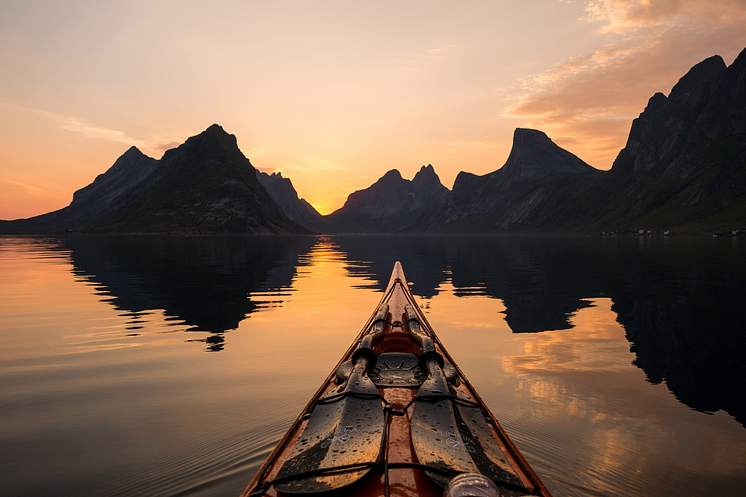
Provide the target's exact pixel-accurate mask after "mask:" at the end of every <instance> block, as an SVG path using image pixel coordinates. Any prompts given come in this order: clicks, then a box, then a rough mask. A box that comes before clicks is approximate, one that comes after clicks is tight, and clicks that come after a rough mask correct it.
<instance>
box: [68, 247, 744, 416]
mask: <svg viewBox="0 0 746 497" xmlns="http://www.w3.org/2000/svg"><path fill="white" fill-rule="evenodd" d="M58 243H59V245H58V247H57V250H58V251H60V252H62V253H65V254H69V257H70V259H71V261H72V263H73V265H74V268H75V269H74V270H75V272H76V274H77V275H78V276H79V277H80V278H81V279H84V280H86V281H88V282H89V283H90V284H93V285H95V286H96V288H97V291H98V294H99V296H100V297H101V298H102V299H103V300H106V301H108V302H109V303H110V304H111V305H112V306H114V307H115V308H116V309H118V310H121V311H122V312H123V315H125V316H126V317H127V318H128V319H129V321H128V323H127V325H128V326H127V329H128V331H129V332H130V334H131V335H137V334H138V333H139V332H140V330H141V329H142V327H143V324H144V323H143V321H144V320H146V319H147V316H148V313H149V312H151V311H152V310H157V309H160V310H163V312H164V314H165V316H166V319H172V320H174V322H178V323H180V324H183V325H185V326H187V327H189V329H190V330H193V331H202V332H209V333H210V335H208V336H207V337H197V338H195V339H194V340H200V341H204V342H206V344H207V348H208V350H211V351H219V350H222V349H223V348H224V347H225V345H226V343H225V337H224V333H225V332H226V331H227V330H232V329H235V328H237V327H238V325H239V323H240V322H241V321H242V320H243V319H245V318H246V316H248V315H249V314H250V313H252V312H255V311H257V310H258V309H261V308H262V307H267V306H274V305H278V303H281V302H283V301H284V300H286V299H288V298H289V296H290V295H291V294H292V292H293V280H294V278H295V277H296V276H297V272H298V267H299V266H302V265H307V264H313V263H314V262H313V260H314V256H313V253H312V252H313V250H320V248H323V250H324V251H325V252H326V253H327V254H328V255H329V254H331V256H332V257H335V258H340V259H342V260H344V264H345V269H346V271H347V273H348V275H349V276H350V277H352V278H353V279H354V280H356V281H357V283H356V284H355V285H356V286H358V287H366V288H375V289H379V290H382V289H383V288H385V286H386V284H387V282H388V278H389V276H390V272H391V268H392V267H393V264H394V262H395V261H397V260H399V261H401V262H402V264H403V266H404V268H405V270H406V272H407V274H408V275H409V277H410V279H411V283H412V290H413V292H414V293H415V294H416V295H417V296H418V297H420V298H423V299H425V300H427V299H431V298H433V297H434V296H436V295H437V294H438V292H439V291H440V290H439V289H440V288H441V286H442V285H443V284H444V283H445V282H450V283H451V284H452V285H453V288H454V291H455V292H456V295H460V296H466V295H481V296H487V297H490V298H495V299H500V300H501V301H502V302H503V303H504V311H502V312H504V314H505V319H506V321H507V323H508V325H509V326H510V328H511V330H512V331H513V332H514V333H540V332H547V331H558V330H566V331H568V332H569V331H571V330H575V331H577V332H579V333H583V330H584V329H585V327H582V326H577V324H575V323H573V321H572V319H573V316H576V315H578V313H579V312H580V311H582V310H583V309H586V308H588V307H589V306H590V305H591V303H592V302H593V301H594V300H595V299H608V300H607V301H609V302H612V303H613V306H612V309H613V311H614V312H615V313H616V319H617V320H618V322H619V323H621V325H622V326H623V328H624V330H625V335H626V338H627V340H628V341H629V342H630V343H631V350H632V351H633V352H634V354H635V359H634V364H635V365H636V366H637V367H639V368H640V369H641V370H643V371H644V372H645V374H646V375H647V378H648V381H650V382H651V383H661V382H665V384H666V385H667V386H668V388H669V389H670V390H671V391H672V392H673V393H674V395H676V397H677V398H678V399H679V400H680V401H681V402H683V403H685V404H686V405H688V406H690V407H692V408H693V409H696V410H698V411H702V412H707V413H713V412H716V411H718V410H720V409H723V410H725V411H727V412H729V413H730V414H731V415H733V416H734V417H735V418H736V419H737V420H738V421H739V422H740V423H742V424H744V425H746V403H745V402H744V401H743V396H742V392H743V391H746V361H743V359H742V358H743V357H744V354H746V332H744V328H743V323H745V322H746V292H744V291H743V289H744V288H746V250H744V244H743V243H741V240H738V239H737V240H733V241H731V240H710V239H691V240H683V239H677V240H675V241H668V240H663V239H654V238H640V239H636V238H635V239H632V238H612V239H602V238H557V237H552V238H542V237H515V238H511V237H437V236H349V237H345V236H340V237H257V236H253V237H252V236H248V237H241V236H235V237H231V236H225V237H219V236H218V237H180V236H142V237H133V236H101V237H86V236H72V237H67V238H61V239H59V242H58ZM495 319H496V320H499V319H501V317H500V316H495ZM564 340H565V345H563V346H564V347H571V345H570V344H571V343H572V341H570V340H568V337H565V339H564ZM566 353H571V351H570V349H568V350H567V351H566ZM540 357H541V355H540V354H537V355H536V357H535V358H534V359H532V360H539V359H540ZM547 357H551V358H552V360H553V361H561V360H562V357H561V356H559V355H556V354H553V355H550V356H546V357H544V358H543V359H541V360H544V361H546V360H548V359H547ZM522 360H524V361H525V360H527V358H525V357H524V358H523V359H522ZM557 364H558V363H555V366H556V365H557ZM515 367H518V366H517V365H516V366H515Z"/></svg>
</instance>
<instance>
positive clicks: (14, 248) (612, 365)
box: [0, 237, 746, 497]
mask: <svg viewBox="0 0 746 497" xmlns="http://www.w3.org/2000/svg"><path fill="white" fill-rule="evenodd" d="M395 240H398V238H395V237H380V238H377V237H358V238H354V237H351V238H339V237H306V238H297V239H290V238H278V237H265V238H261V237H254V238H251V237H246V238H241V237H223V238H221V237H215V238H211V237H141V238H138V237H134V238H126V237H125V238H121V237H119V238H117V237H111V238H107V237H98V238H97V237H70V238H60V239H54V238H41V239H40V238H2V239H0V315H1V316H2V322H1V324H0V333H1V334H2V335H1V337H2V342H3V348H2V349H1V350H0V375H2V383H1V384H0V398H2V399H3V401H4V403H5V405H4V408H3V409H2V410H0V418H1V421H2V425H1V426H3V428H2V429H0V446H1V447H2V448H3V449H4V450H3V451H2V455H1V456H0V457H2V460H1V461H0V462H2V464H3V467H4V468H7V469H8V472H7V473H5V474H7V475H14V476H13V479H12V480H10V481H9V482H8V485H7V489H9V490H11V491H13V490H14V489H15V491H18V492H17V493H22V492H21V490H23V491H26V492H27V493H29V492H31V493H33V491H34V490H39V489H45V488H46V489H54V493H55V495H62V496H64V495H80V494H81V491H83V493H86V492H88V493H107V494H112V495H132V494H138V493H139V494H141V495H149V493H148V492H150V494H153V495H156V494H158V495H171V494H174V493H183V495H214V494H218V493H219V494H226V495H232V494H236V495H237V494H238V493H240V491H241V490H242V487H243V486H244V485H245V484H246V483H247V482H248V481H249V480H250V478H251V476H252V474H253V472H254V471H256V469H257V468H258V467H259V465H260V464H261V462H263V460H264V459H265V458H266V456H267V455H268V453H269V451H271V449H272V448H273V447H274V446H275V444H276V443H277V442H278V440H279V439H280V437H281V436H282V434H283V433H284V432H285V430H286V429H287V427H288V425H289V424H290V423H291V422H292V420H293V419H294V418H295V417H296V416H297V415H298V413H299V411H300V410H301V409H302V407H303V406H304V405H305V404H306V402H307V400H308V398H309V397H310V396H311V395H312V393H313V392H314V391H315V390H316V389H317V388H318V386H319V385H320V384H321V382H322V380H323V379H324V378H325V377H326V376H327V375H328V374H329V372H330V371H331V369H332V368H333V366H334V364H336V362H337V361H338V359H339V358H340V357H341V356H342V354H343V352H344V351H345V350H346V349H347V348H348V347H349V345H350V343H351V342H352V340H353V339H354V337H355V336H356V335H357V333H358V332H359V331H360V328H361V327H362V326H363V325H364V323H365V322H366V320H367V319H368V317H369V315H370V313H371V312H372V311H373V309H374V308H375V306H376V304H377V303H378V301H379V299H380V298H381V295H382V293H381V292H382V290H383V287H384V286H385V283H386V282H387V281H388V276H389V274H390V271H391V268H392V267H393V261H395V260H397V259H398V258H399V257H401V258H402V259H403V261H402V262H403V266H404V271H405V273H406V274H407V277H408V279H409V281H410V284H411V287H412V289H413V292H414V294H415V298H416V299H417V301H418V303H419V304H420V305H421V306H422V308H423V310H424V312H425V315H426V316H427V319H428V320H429V321H430V324H431V325H432V327H433V328H434V330H435V331H436V333H437V334H438V336H439V337H440V339H441V340H442V342H443V344H444V346H445V347H446V348H447V349H448V351H449V352H450V354H451V355H452V356H453V358H454V359H455V361H456V362H457V363H458V365H459V366H460V367H461V369H462V370H463V371H464V373H465V374H466V376H467V377H468V378H469V380H470V381H471V382H472V383H473V385H474V386H475V388H476V389H477V391H478V392H479V394H480V395H481V396H482V397H483V399H484V400H485V402H486V403H487V405H488V406H489V408H490V409H491V410H492V412H493V413H494V414H495V415H496V416H497V418H498V420H499V421H500V423H501V424H502V425H503V427H504V428H505V429H506V431H507V432H508V434H509V435H510V436H511V438H512V439H513V441H514V442H515V443H516V445H517V446H518V447H519V449H520V450H521V451H522V452H523V453H524V455H525V456H526V457H527V458H528V459H529V461H530V462H531V464H532V465H533V466H534V468H535V469H536V470H537V471H538V472H539V473H540V474H541V476H542V478H543V479H544V480H545V483H546V484H547V486H548V487H549V488H550V490H551V491H552V492H553V494H554V495H555V496H556V497H562V496H572V495H581V496H597V495H605V496H616V495H619V496H621V495H624V496H627V495H631V496H643V495H644V496H646V497H647V496H654V497H657V496H661V497H662V496H668V495H683V496H686V495H698V494H702V493H713V492H714V493H717V492H719V495H735V494H734V493H733V489H739V488H743V484H746V478H745V477H744V475H746V429H744V427H743V425H741V424H740V423H738V422H737V421H736V420H735V419H734V417H733V416H732V415H730V414H728V413H726V412H724V411H717V412H714V413H711V414H708V413H706V412H701V411H702V409H700V410H699V411H698V410H694V409H692V408H690V407H688V406H687V404H686V403H684V402H683V401H680V400H679V399H677V397H676V394H675V393H672V392H675V391H677V390H675V389H672V388H671V387H670V385H668V379H664V381H653V380H652V379H650V378H648V376H647V373H646V370H643V369H642V368H641V367H640V365H639V364H638V363H639V361H640V353H642V352H645V353H647V354H648V355H647V356H645V359H646V361H648V362H647V364H648V365H649V364H654V365H655V364H657V363H656V362H655V360H656V357H657V356H655V355H650V354H651V351H653V352H654V351H655V350H656V349H655V348H654V347H657V346H659V342H658V341H656V340H663V341H662V343H663V344H667V343H668V342H666V341H665V337H667V336H668V335H663V338H661V337H660V336H658V335H655V334H652V335H651V333H654V332H655V331H656V329H655V328H645V327H644V326H643V325H644V324H645V323H646V321H645V320H646V319H648V318H649V316H648V315H646V314H641V309H642V310H644V309H646V308H647V307H651V308H653V309H661V308H663V309H664V310H666V312H669V313H670V312H671V311H670V310H669V309H670V305H669V301H673V302H674V303H675V302H676V300H675V295H676V293H674V294H673V296H672V297H669V295H668V294H665V295H664V296H663V298H662V301H663V303H664V304H665V305H667V306H669V307H665V306H662V305H661V304H659V303H657V301H655V300H645V298H648V297H646V296H645V295H647V294H649V293H650V292H651V288H652V286H651V285H648V286H644V285H643V286H641V287H640V288H644V290H645V292H647V293H645V294H643V292H642V291H641V290H640V289H639V288H637V287H632V288H631V289H630V290H626V289H625V287H624V286H621V285H620V284H619V283H618V281H616V280H614V278H615V277H616V275H621V278H622V279H623V280H626V279H627V278H628V274H638V278H640V277H641V276H639V275H644V274H646V273H645V272H644V271H639V270H638V269H636V267H635V266H630V265H629V263H627V264H628V265H627V266H623V265H622V264H620V263H615V264H609V266H608V269H604V270H603V271H599V268H602V269H603V267H604V264H606V261H605V260H604V259H603V257H605V254H606V252H604V251H607V250H610V249H609V247H608V245H609V243H606V242H605V245H603V246H602V248H601V249H599V250H602V251H601V252H593V251H590V252H589V254H590V256H587V255H586V253H585V252H582V251H580V250H579V247H580V248H582V247H584V245H582V244H580V243H579V242H578V241H576V240H573V241H571V242H568V244H567V247H566V249H565V248H564V246H563V245H562V244H561V243H559V242H557V241H555V240H553V241H552V242H553V243H552V244H551V252H550V251H548V250H547V248H545V247H544V245H545V244H546V243H545V242H544V241H542V240H538V241H533V240H526V239H516V240H511V239H497V238H489V239H484V240H482V239H474V238H468V239H458V238H427V237H421V238H413V239H410V240H408V242H407V243H406V246H407V247H409V248H410V249H411V252H405V253H400V252H401V250H400V248H399V247H397V246H396V245H394V244H393V242H394V241H395ZM630 245H632V248H631V249H628V248H626V247H625V246H621V247H620V246H617V245H613V246H612V247H611V249H613V250H614V251H615V252H613V259H614V260H616V259H622V261H624V256H625V254H631V255H629V258H630V259H634V258H639V254H638V253H636V252H628V250H633V251H634V250H638V249H640V247H639V246H638V245H639V244H630ZM594 247H596V245H592V250H597V249H596V248H594ZM642 249H646V250H647V245H643V246H642ZM584 250H585V249H584ZM589 250H590V249H589ZM422 254H426V255H422ZM547 254H550V255H551V257H548V256H547ZM717 255H718V257H719V256H720V253H717ZM736 255H737V254H736ZM656 256H657V255H656ZM680 257H684V256H680ZM555 259H556V260H555ZM576 260H577V261H581V264H582V262H583V261H586V260H587V261H589V262H588V264H587V266H588V267H587V272H586V273H583V272H582V271H583V269H582V266H578V264H575V263H574V262H573V261H576ZM683 260H684V261H688V259H685V258H684V259H683ZM698 260H701V254H699V255H698ZM738 260H740V258H739V259H738ZM568 261H570V263H568ZM687 263H688V262H687ZM511 265H513V266H514V267H513V266H511ZM568 267H569V268H572V275H571V276H572V277H576V276H577V275H578V274H581V276H582V277H580V278H576V279H575V280H572V279H569V278H568V277H566V275H565V271H566V270H567V268H568ZM620 267H621V268H623V270H622V269H619V268H620ZM655 267H656V268H657V272H656V274H655V283H656V285H658V284H660V285H661V286H662V287H664V288H674V289H676V288H677V287H675V286H672V283H671V282H672V281H673V280H672V278H670V277H669V274H670V275H674V276H676V277H679V276H678V275H680V274H681V271H679V270H678V267H674V270H672V271H669V272H667V270H666V268H665V267H664V266H661V265H660V264H659V265H656V266H655ZM527 268H529V269H530V271H528V270H527ZM579 268H581V269H579ZM661 268H662V269H661ZM705 269H707V268H704V269H702V268H700V269H699V270H698V271H699V273H698V274H704V275H708V274H709V275H711V277H712V275H714V276H718V273H717V272H713V271H712V270H705ZM604 271H605V272H606V273H607V274H606V276H605V278H606V279H603V278H599V279H594V278H596V275H598V274H600V273H603V272H604ZM708 271H709V272H708ZM529 273H530V275H531V278H527V277H526V276H525V275H526V274H529ZM729 274H730V276H729V278H730V279H728V280H726V281H729V282H731V283H730V284H732V285H736V286H737V285H738V281H740V280H738V279H734V276H733V274H735V275H738V274H740V273H738V272H735V273H732V274H731V273H729ZM686 281H688V280H686ZM696 281H702V278H699V279H698V280H696ZM586 283H587V285H586V286H587V288H590V290H586V286H583V285H585V284H586ZM606 287H608V288H609V289H610V290H611V291H613V292H615V293H612V294H611V295H606V294H605V293H604V292H602V291H599V288H601V289H602V290H604V289H605V288H606ZM682 288H683V290H676V291H677V292H679V293H682V292H684V291H685V292H687V293H685V295H687V299H688V300H687V302H698V301H697V300H695V297H696V293H694V291H693V290H692V289H691V287H687V286H684V287H682ZM708 288H710V289H712V288H716V287H708ZM653 295H654V296H655V294H653ZM643 297H645V298H643ZM656 298H657V297H656ZM650 302H653V304H651V303H650ZM690 307H691V306H690ZM619 309H625V310H626V311H625V312H626V314H625V315H624V316H622V317H620V314H619V313H618V312H619V311H618V310H619ZM630 309H631V311H630ZM511 313H512V314H511ZM532 314H533V315H532ZM666 315H667V314H666ZM653 316H656V315H655V314H653ZM692 316H693V317H695V318H698V316H699V315H697V314H692ZM534 317H536V318H537V319H534ZM657 319H658V320H659V321H660V319H661V318H660V317H658V318H657ZM516 323H517V326H515V327H516V329H513V328H511V324H512V325H515V324H516ZM640 323H642V325H641V324H640ZM668 323H669V322H668V321H664V324H668ZM537 326H538V327H541V326H545V328H539V329H537V330H536V331H534V332H526V330H534V329H535V328H536V327H537ZM625 326H637V328H636V329H635V333H636V334H635V337H638V338H637V340H641V339H646V340H651V341H650V343H635V342H633V341H632V340H630V339H629V338H628V336H629V334H630V333H629V330H628V329H626V328H625ZM677 326H678V325H677ZM671 329H672V330H673V331H674V332H675V331H676V330H678V328H674V327H673V326H671ZM671 329H669V328H664V329H663V331H664V332H665V333H669V334H670V333H672V331H671ZM729 336H730V335H726V336H725V338H728V337H729ZM677 338H680V339H681V341H679V342H676V343H675V346H676V347H687V346H689V342H687V341H686V340H684V339H686V338H687V335H683V336H680V337H677ZM734 343H736V344H738V343H739V342H734ZM715 345H717V344H715ZM715 345H712V344H711V345H710V347H711V348H712V347H714V346H715ZM645 347H647V348H645ZM635 348H637V349H639V350H640V351H641V352H640V351H638V352H635ZM666 352H667V353H669V354H671V352H670V351H668V350H667V351H666ZM671 357H673V358H676V356H675V355H669V356H666V357H665V358H664V360H662V361H661V362H660V365H661V366H668V365H669V362H666V361H670V360H671ZM651 361H652V362H651ZM708 364H710V363H706V362H705V363H703V364H698V365H696V367H699V368H707V367H708ZM728 364H730V363H728ZM655 371H657V370H655ZM663 371H664V372H665V371H673V372H676V370H667V369H665V368H664V369H663ZM669 374H672V373H669ZM734 380H735V381H739V379H738V378H734ZM679 386H680V385H679ZM684 393H685V394H687V395H691V393H690V392H688V391H684ZM695 393H696V392H695ZM698 399H699V398H698V397H689V398H687V399H686V400H687V401H688V402H690V403H692V402H693V401H698ZM715 410H716V409H715ZM732 412H734V413H738V412H739V411H738V410H734V411H732ZM40 440H43V441H44V444H43V445H40ZM39 464H43V465H44V467H43V471H41V473H40V471H39ZM84 467H85V468H87V470H86V472H85V473H82V472H81V471H80V469H79V468H84ZM112 472H114V474H116V475H118V476H117V477H116V478H115V479H114V480H112V481H109V480H106V479H104V478H102V477H101V475H105V474H112ZM32 475H34V476H33V478H32ZM29 485H31V486H29ZM33 485H36V486H35V487H34V486H33ZM107 485H108V486H107ZM81 489H82V490H81ZM144 489H149V490H144ZM11 493H12V492H11ZM43 493H44V492H41V494H43Z"/></svg>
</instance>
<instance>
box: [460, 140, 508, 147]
mask: <svg viewBox="0 0 746 497" xmlns="http://www.w3.org/2000/svg"><path fill="white" fill-rule="evenodd" d="M450 145H451V146H452V147H463V148H475V149H485V148H495V147H496V146H497V144H496V143H492V142H481V141H477V140H458V141H455V142H451V143H450Z"/></svg>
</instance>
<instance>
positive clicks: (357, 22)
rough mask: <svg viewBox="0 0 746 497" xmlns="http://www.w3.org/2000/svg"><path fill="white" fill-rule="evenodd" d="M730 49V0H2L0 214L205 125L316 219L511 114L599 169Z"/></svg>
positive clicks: (449, 172)
mask: <svg viewBox="0 0 746 497" xmlns="http://www.w3.org/2000/svg"><path fill="white" fill-rule="evenodd" d="M745 46H746V6H744V4H743V2H736V1H732V0H714V1H712V0H708V1H706V2H705V1H704V0H689V1H684V2H681V1H673V0H653V1H645V2H643V1H621V0H585V1H578V2H571V1H566V0H541V1H539V2H531V3H530V4H527V3H525V2H508V1H504V0H503V1H484V0H482V1H475V2H469V3H467V4H456V3H450V2H424V1H414V2H403V3H402V2H389V1H386V2H373V3H359V2H353V3H350V2H340V1H336V0H333V1H322V2H295V1H284V0H283V1H278V2H256V1H249V2H234V1H217V2H210V3H195V2H187V3H184V2H173V1H164V2H157V3H153V2H146V1H141V0H122V1H115V2H104V3H102V2H87V1H86V2H76V3H74V4H70V3H67V2H48V1H36V0H33V1H29V2H15V1H12V2H3V4H2V6H0V63H1V64H2V67H3V76H2V78H0V219H17V218H23V217H30V216H35V215H39V214H43V213H45V212H49V211H51V210H56V209H59V208H62V207H64V206H66V205H67V204H69V202H70V201H71V199H72V194H73V192H74V191H76V190H78V189H80V188H82V187H84V186H86V185H87V184H89V183H90V182H91V181H93V179H94V178H95V177H96V176H97V175H98V174H101V173H103V172H104V171H106V170H107V169H108V168H109V167H110V166H111V165H112V164H113V163H114V161H115V160H116V159H117V158H118V157H119V156H120V155H122V154H123V153H124V152H125V151H126V150H127V149H128V148H129V147H130V146H133V145H134V146H137V147H138V148H140V149H141V150H142V151H143V152H144V153H145V154H147V155H150V156H152V157H155V158H160V157H161V155H162V154H163V152H164V151H165V150H167V149H169V148H172V147H174V146H176V145H178V144H180V143H183V142H184V141H185V140H186V139H187V138H188V137H190V136H193V135H196V134H198V133H200V132H201V131H203V130H205V129H206V128H207V127H209V126H210V125H211V124H213V123H218V124H220V125H221V126H223V128H224V129H225V130H226V131H228V132H229V133H232V134H234V135H236V137H237V138H238V143H239V146H240V147H241V149H242V150H243V152H244V153H245V155H247V156H248V157H249V159H250V160H251V161H252V163H253V164H254V166H255V167H257V168H259V169H261V170H263V171H267V172H275V171H280V172H282V173H283V175H284V176H285V177H289V178H291V180H292V181H293V184H294V186H295V188H296V190H297V191H298V193H299V195H300V196H301V197H303V198H305V199H306V200H308V201H309V202H310V203H311V204H312V205H314V206H315V207H316V208H317V209H318V210H319V211H320V212H322V213H330V212H332V211H333V210H335V209H337V208H339V207H341V206H342V204H343V203H344V201H345V199H346V197H347V195H348V194H349V193H351V192H353V191H355V190H359V189H363V188H367V187H368V186H370V185H371V184H372V183H373V182H374V181H376V180H377V179H378V178H380V177H381V176H383V174H384V173H385V172H386V171H388V170H390V169H394V168H396V169H399V171H400V172H401V173H402V176H403V177H405V178H408V179H411V178H412V177H413V176H414V174H415V173H416V172H417V171H418V170H419V168H420V167H421V166H422V165H426V164H432V165H433V166H434V167H435V170H436V172H437V173H438V174H439V176H440V178H441V181H442V182H443V184H444V185H445V186H447V187H449V188H450V187H451V186H452V185H453V181H454V179H455V177H456V175H457V174H458V172H459V171H469V172H472V173H474V174H479V175H481V174H486V173H489V172H492V171H494V170H496V169H497V168H499V167H500V166H502V165H503V163H504V162H505V160H506V159H507V156H508V153H509V151H510V147H511V141H512V133H513V130H514V129H515V128H516V127H531V128H537V129H540V130H542V131H545V132H546V133H547V134H548V135H549V136H550V137H551V138H552V139H553V140H554V141H555V142H556V143H557V144H558V145H560V146H562V147H564V148H566V149H567V150H569V151H570V152H573V153H574V154H576V155H578V156H579V157H580V158H582V159H583V160H585V161H586V162H588V163H589V164H591V165H592V166H594V167H596V168H598V169H608V168H609V167H610V166H611V164H612V161H613V160H614V158H615V156H616V155H617V153H618V152H619V150H620V149H621V148H622V147H623V146H624V144H625V141H626V137H627V133H628V132H629V128H630V124H631V121H632V119H633V118H635V117H637V115H639V113H640V112H642V110H643V109H644V108H645V105H646V104H647V101H648V99H649V98H650V97H651V96H652V95H653V94H654V93H655V92H663V93H666V94H667V93H668V92H669V91H670V90H671V88H672V86H673V85H674V84H675V83H676V81H677V80H678V78H680V77H681V76H682V75H683V74H684V73H685V72H686V71H687V70H688V69H689V68H690V67H692V66H693V65H694V64H696V63H698V62H700V61H701V60H703V59H704V58H706V57H709V56H712V55H714V54H719V55H721V56H722V57H723V58H724V60H725V62H726V63H727V64H730V63H731V62H732V61H733V60H734V58H735V57H736V55H737V54H738V53H739V52H740V51H741V50H743V48H744V47H745Z"/></svg>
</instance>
